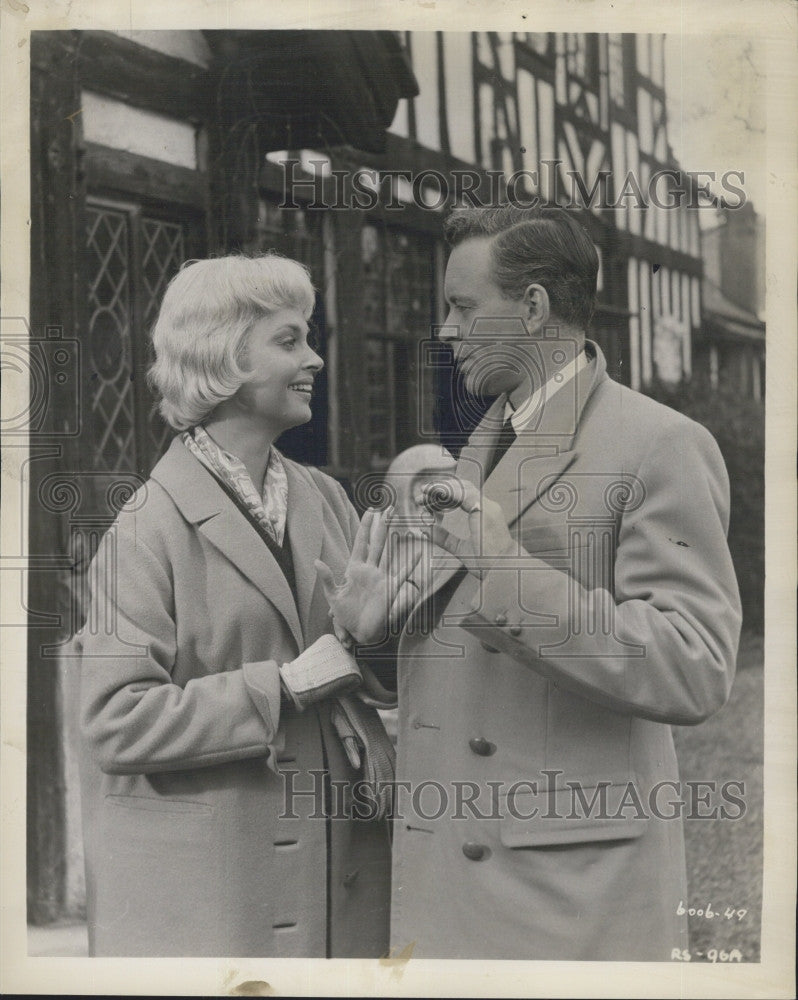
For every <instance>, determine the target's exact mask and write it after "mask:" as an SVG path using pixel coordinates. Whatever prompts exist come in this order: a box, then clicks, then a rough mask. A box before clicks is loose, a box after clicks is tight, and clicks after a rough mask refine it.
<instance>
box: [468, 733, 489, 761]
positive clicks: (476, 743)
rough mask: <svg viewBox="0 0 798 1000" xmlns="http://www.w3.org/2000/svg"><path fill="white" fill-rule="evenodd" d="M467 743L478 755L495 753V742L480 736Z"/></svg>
mask: <svg viewBox="0 0 798 1000" xmlns="http://www.w3.org/2000/svg"><path fill="white" fill-rule="evenodd" d="M468 745H469V746H470V747H471V749H472V750H473V751H474V753H475V754H476V755H477V756H478V757H490V756H492V755H493V754H495V753H496V744H495V743H490V742H489V741H488V740H484V739H483V738H482V737H481V736H477V737H475V738H474V739H473V740H469V741H468Z"/></svg>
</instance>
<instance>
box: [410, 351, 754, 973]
mask: <svg viewBox="0 0 798 1000" xmlns="http://www.w3.org/2000/svg"><path fill="white" fill-rule="evenodd" d="M588 350H589V352H590V354H591V356H592V360H591V362H590V364H589V365H588V366H587V367H586V368H585V369H584V370H583V371H582V372H581V373H580V374H579V375H578V376H577V377H576V379H575V381H574V382H573V384H572V385H571V386H570V387H568V386H566V387H564V388H562V389H561V390H560V391H559V392H558V393H557V394H556V395H554V396H553V397H552V398H551V400H550V401H548V402H547V403H545V404H544V406H543V408H542V410H541V411H540V412H539V415H538V423H537V426H536V427H535V428H534V429H533V430H532V431H530V432H524V433H522V434H521V435H520V436H519V437H518V439H517V440H516V441H515V443H514V444H513V445H512V446H511V447H510V448H509V450H508V451H507V452H506V454H505V455H504V457H503V458H502V459H501V460H500V461H499V464H498V465H497V466H496V468H495V470H494V471H493V472H492V473H491V474H490V475H489V476H488V478H487V480H486V481H485V482H484V493H485V495H486V496H487V497H489V498H491V499H493V500H495V501H496V502H498V503H499V504H500V505H501V507H502V510H503V512H504V514H505V517H506V519H507V522H508V525H509V527H510V529H511V533H512V535H513V537H514V539H515V540H516V542H517V549H516V551H515V553H514V554H513V556H508V557H505V558H503V559H499V560H496V559H494V560H493V561H492V563H491V567H490V568H487V569H486V570H484V575H483V578H482V580H481V582H480V580H479V579H478V578H477V577H476V575H475V574H473V573H469V572H468V571H467V570H466V569H464V568H463V567H462V565H461V564H460V563H459V561H458V560H457V559H456V558H453V557H452V556H451V555H449V554H447V553H444V552H443V551H442V550H440V549H438V548H436V549H435V550H434V551H435V560H436V567H437V568H434V579H433V583H432V586H431V588H430V590H429V592H428V595H427V598H426V601H424V602H422V603H421V604H419V605H418V606H417V607H416V609H415V611H414V613H413V615H412V616H411V618H410V619H409V621H408V622H407V625H406V627H405V631H404V633H403V635H402V637H401V641H400V645H399V657H398V670H399V684H398V687H399V731H398V760H397V779H398V780H399V781H400V783H401V782H404V783H406V784H405V785H404V786H402V785H401V784H400V794H399V795H398V803H399V811H400V813H401V818H399V819H397V821H396V823H395V832H394V857H393V899H392V916H391V946H392V949H394V950H402V949H405V948H409V947H410V946H411V945H412V954H413V955H415V956H417V957H430V958H506V959H617V960H668V959H670V958H671V957H672V956H673V949H675V948H683V947H685V946H686V939H685V931H686V928H685V924H684V920H683V918H682V917H681V916H680V915H679V914H678V912H677V911H678V910H679V904H680V901H682V902H684V903H685V905H686V901H687V895H686V893H687V889H686V885H685V860H684V847H683V834H682V820H681V819H680V815H681V813H682V812H683V811H684V808H685V805H679V802H680V801H681V802H683V803H686V807H687V808H689V807H690V803H689V798H690V796H689V794H688V795H685V790H684V789H680V787H679V785H678V777H679V776H678V768H677V762H676V757H675V754H674V747H673V741H672V735H671V725H672V724H677V725H692V724H695V723H699V722H701V721H702V720H703V719H704V718H706V717H707V716H708V715H710V714H711V713H712V712H714V711H715V710H717V709H718V708H719V707H720V706H721V705H722V704H723V703H724V701H725V700H726V698H727V696H728V694H729V690H730V686H731V682H732V678H733V672H734V663H735V655H736V648H737V643H738V638H739V628H740V620H741V613H740V604H739V597H738V590H737V584H736V580H735V575H734V572H733V568H732V563H731V559H730V556H729V551H728V547H727V542H726V531H727V525H728V513H729V506H728V505H729V493H728V479H727V475H726V471H725V467H724V465H723V461H722V458H721V456H720V452H719V450H718V448H717V445H716V444H715V442H714V440H713V438H712V437H711V435H710V434H709V433H708V432H707V431H706V430H705V429H704V428H702V427H701V426H699V425H698V424H696V423H694V422H692V421H691V420H689V419H687V418H686V417H684V416H682V415H681V414H679V413H677V412H675V411H674V410H671V409H669V408H666V407H664V406H661V405H659V404H658V403H656V402H654V401H652V400H650V399H648V398H646V397H644V396H642V395H640V394H638V393H636V392H633V391H631V390H629V389H627V388H625V387H623V386H621V385H619V384H618V383H616V382H614V381H612V380H610V379H609V378H608V376H607V374H606V369H605V362H604V358H603V356H602V354H601V351H600V350H599V349H598V348H597V347H596V346H595V345H592V344H590V343H589V344H588ZM503 403H504V400H503V399H500V400H498V401H497V403H496V404H495V406H494V407H493V408H492V410H491V411H490V412H489V413H488V414H487V416H486V418H485V420H484V421H483V423H482V424H481V425H480V427H479V428H477V430H476V432H475V433H474V434H473V435H472V437H471V439H470V441H469V444H468V446H466V448H465V449H464V450H463V452H462V454H461V456H460V459H459V462H458V473H459V474H460V475H461V476H463V477H466V478H469V479H471V480H472V481H474V482H475V483H477V484H481V483H482V480H481V475H482V472H481V470H482V469H483V468H485V467H486V463H487V462H488V460H489V458H490V456H491V455H492V453H493V450H494V444H495V441H496V438H497V435H498V427H499V426H500V424H501V419H502V418H501V409H502V406H503ZM444 526H445V527H447V528H448V529H449V530H450V531H451V532H452V533H453V534H454V535H457V536H459V537H461V538H468V537H469V532H468V527H467V524H466V522H465V516H464V515H463V514H462V512H460V511H455V512H452V513H451V514H449V515H446V518H445V520H444ZM485 555H489V553H485ZM425 619H427V620H429V621H431V622H432V623H433V626H434V627H432V628H425V627H424V624H423V623H424V621H425ZM707 777H708V778H712V776H711V775H710V776H707ZM717 805H718V801H717V795H716V801H715V806H716V807H717Z"/></svg>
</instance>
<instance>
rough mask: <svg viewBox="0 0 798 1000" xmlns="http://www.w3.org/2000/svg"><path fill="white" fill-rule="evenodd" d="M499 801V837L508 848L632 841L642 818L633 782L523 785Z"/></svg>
mask: <svg viewBox="0 0 798 1000" xmlns="http://www.w3.org/2000/svg"><path fill="white" fill-rule="evenodd" d="M500 805H501V813H500V820H499V839H500V841H501V843H502V844H503V845H504V846H505V847H511V848H521V847H546V846H550V845H564V844H587V843H594V842H597V841H604V840H632V839H634V838H636V837H640V836H642V835H643V833H645V831H646V827H647V822H648V814H647V812H646V810H645V807H644V803H643V802H642V801H641V799H640V797H639V795H638V794H637V791H636V786H635V783H634V782H633V781H629V782H622V783H610V782H599V783H596V784H594V785H581V784H579V783H578V782H573V787H572V786H565V787H562V788H555V789H553V790H549V789H545V790H540V791H534V790H532V789H523V790H519V791H517V792H515V793H514V794H512V795H507V796H505V797H504V798H503V799H502V800H501V803H500Z"/></svg>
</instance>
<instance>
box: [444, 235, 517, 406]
mask: <svg viewBox="0 0 798 1000" xmlns="http://www.w3.org/2000/svg"><path fill="white" fill-rule="evenodd" d="M491 242H492V239H491V237H475V238H472V239H469V240H465V241H464V242H463V243H460V244H458V245H457V246H456V247H455V248H454V249H453V250H452V253H451V256H450V257H449V263H448V264H447V266H446V280H445V288H444V290H445V295H446V302H447V304H448V307H449V312H448V315H447V317H446V327H447V329H445V330H442V331H441V334H440V338H441V340H446V341H449V342H450V343H451V346H452V350H453V352H454V358H455V362H456V364H457V366H458V368H459V369H460V372H461V374H462V376H463V379H464V381H465V386H466V388H467V389H468V391H469V392H471V393H474V394H475V395H488V396H496V395H499V394H500V393H502V392H507V393H509V392H512V391H513V389H516V388H517V387H518V386H519V385H520V384H521V383H522V382H524V381H527V380H528V372H527V366H526V365H525V357H526V355H525V352H524V350H523V345H524V342H525V340H527V341H528V338H529V330H528V328H527V325H526V323H525V316H526V314H527V309H526V304H525V302H524V300H523V299H512V298H507V297H506V296H505V294H504V293H503V292H502V290H501V289H500V288H499V287H498V286H497V284H496V283H495V281H494V279H493V267H492V260H491V253H490V245H491Z"/></svg>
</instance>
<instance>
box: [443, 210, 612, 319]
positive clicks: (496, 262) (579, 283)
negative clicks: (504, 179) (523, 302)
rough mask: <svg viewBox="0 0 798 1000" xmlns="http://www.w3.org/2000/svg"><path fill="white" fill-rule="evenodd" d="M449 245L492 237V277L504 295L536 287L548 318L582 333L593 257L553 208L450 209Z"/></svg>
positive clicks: (571, 223)
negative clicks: (542, 296)
mask: <svg viewBox="0 0 798 1000" xmlns="http://www.w3.org/2000/svg"><path fill="white" fill-rule="evenodd" d="M444 233H445V235H446V239H447V241H448V242H449V244H450V245H451V246H457V244H458V243H462V242H464V241H465V240H467V239H471V238H472V237H484V236H489V237H493V242H492V244H491V255H492V259H493V276H494V279H495V281H496V284H497V285H498V286H499V288H500V289H501V290H502V292H503V293H504V294H505V295H509V296H510V297H512V298H520V297H521V296H522V295H523V294H524V290H525V289H526V288H527V286H528V285H531V284H539V285H542V286H543V287H544V288H545V289H546V291H547V292H548V295H549V302H550V303H551V311H552V313H553V315H554V316H555V317H556V318H557V319H559V320H561V322H563V323H568V324H569V325H573V326H577V327H579V328H580V329H581V330H586V329H587V327H588V325H589V323H590V319H591V317H592V315H593V310H594V308H595V304H596V279H597V276H598V254H597V253H596V248H595V247H594V246H593V243H592V241H591V239H590V237H589V236H588V234H587V232H586V230H585V229H584V228H583V226H582V225H580V223H579V222H577V221H576V219H575V218H574V217H573V215H572V214H570V213H569V212H568V211H567V210H566V209H564V208H559V207H556V206H545V205H542V206H540V207H531V208H521V207H519V206H516V205H502V206H499V207H498V208H463V209H456V210H455V211H454V212H452V214H451V215H450V216H449V218H448V219H447V220H446V222H445V224H444Z"/></svg>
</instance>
